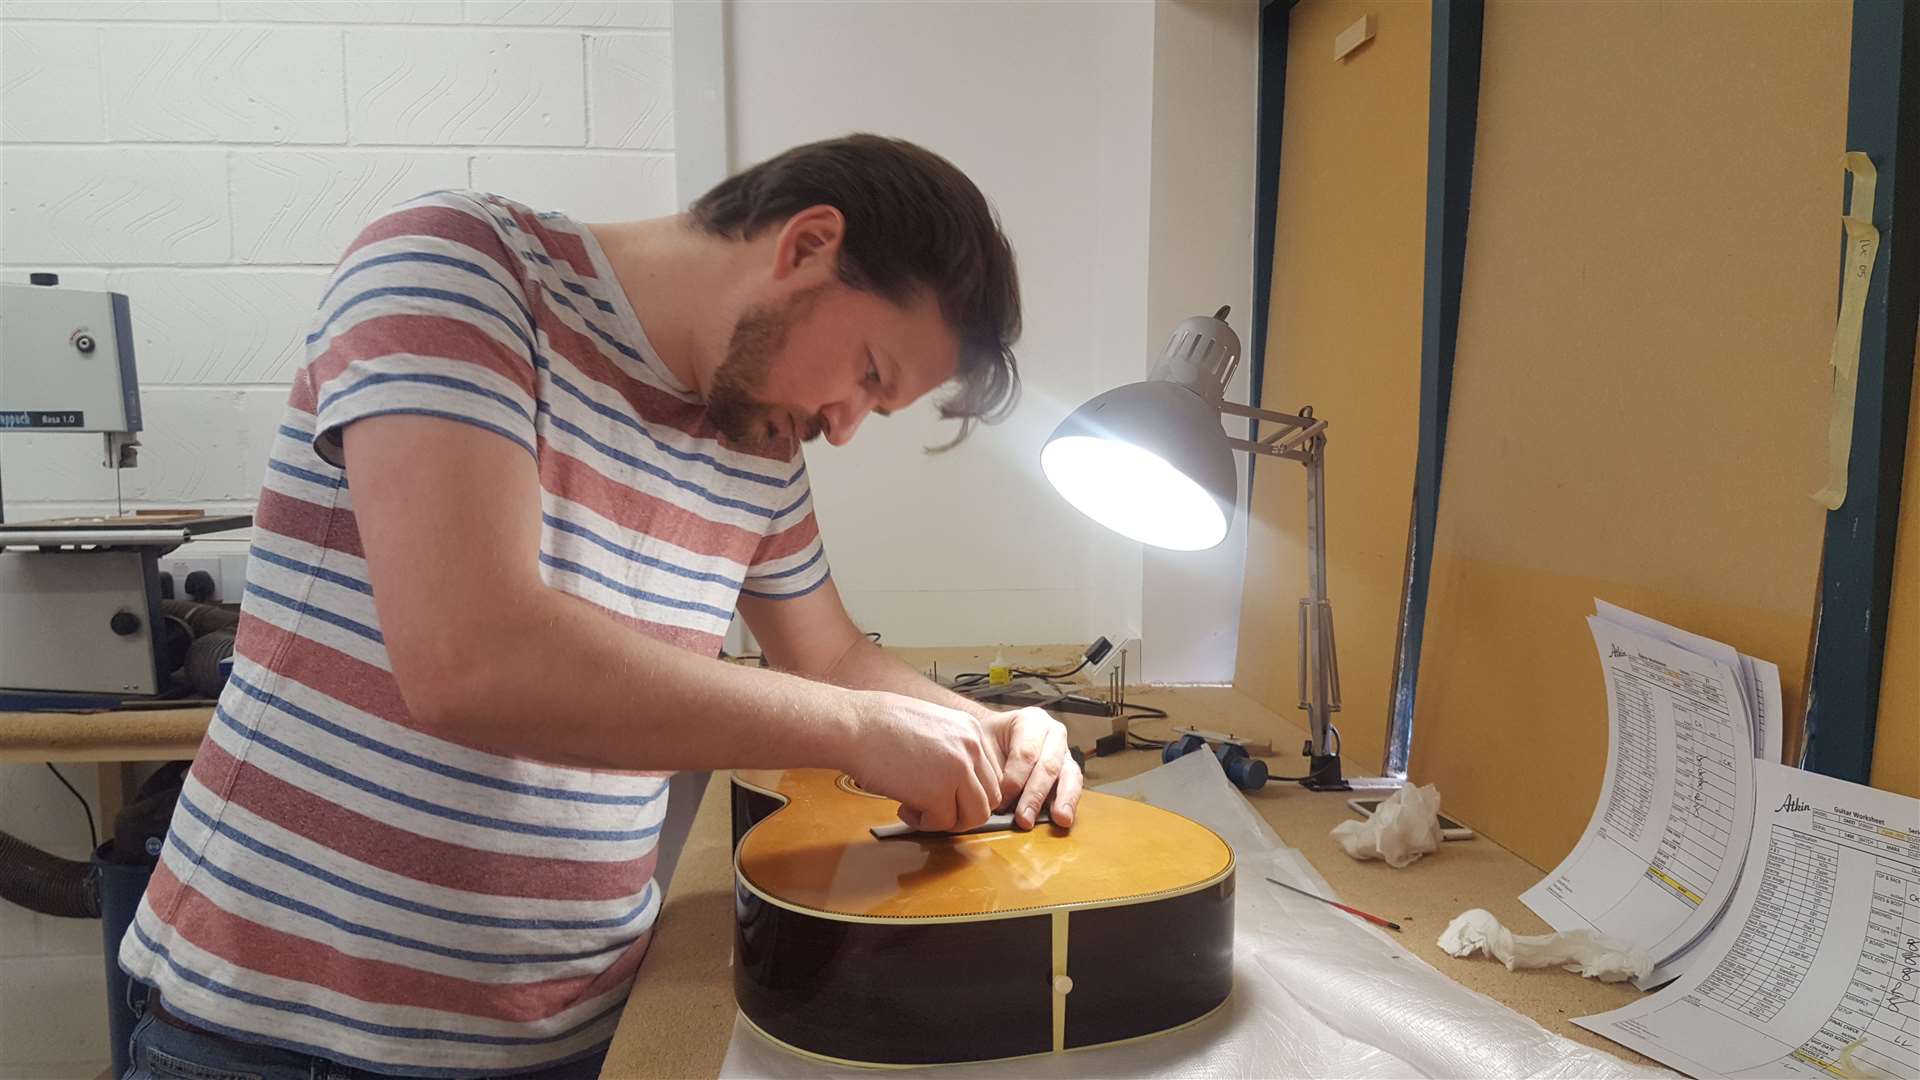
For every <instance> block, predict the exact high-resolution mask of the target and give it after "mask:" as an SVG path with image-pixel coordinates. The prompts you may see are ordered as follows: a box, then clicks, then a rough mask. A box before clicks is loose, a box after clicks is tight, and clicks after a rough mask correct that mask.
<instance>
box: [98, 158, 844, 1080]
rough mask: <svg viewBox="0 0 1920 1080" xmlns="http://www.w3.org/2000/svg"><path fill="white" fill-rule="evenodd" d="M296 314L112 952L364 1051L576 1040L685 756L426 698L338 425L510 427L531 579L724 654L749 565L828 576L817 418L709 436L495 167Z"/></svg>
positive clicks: (270, 1030)
mask: <svg viewBox="0 0 1920 1080" xmlns="http://www.w3.org/2000/svg"><path fill="white" fill-rule="evenodd" d="M307 346H308V357H309V360H308V363H307V366H306V367H305V368H304V369H302V370H301V372H300V373H299V375H298V376H297V377H296V379H295V381H294V386H293V391H292V394H291V396H290V399H289V401H288V407H287V411H286V415H285V418H284V420H283V421H282V423H281V425H280V429H279V432H278V434H277V438H276V441H275V445H274V448H273V454H272V458H271V461H270V463H269V466H268V471H267V474H266V477H265V480H264V484H263V487H262V490H261V493H260V503H259V508H258V511H257V513H256V515H255V528H254V541H253V548H252V552H251V556H250V558H249V562H248V570H247V585H246V593H245V596H244V598H243V601H242V604H241V624H240V631H239V638H238V641H237V644H236V649H235V664H234V674H233V678H232V680H231V681H230V682H229V683H228V685H227V688H226V691H225V693H224V694H222V695H221V699H220V703H219V707H218V709H217V710H216V712H215V718H214V722H213V724H212V726H211V728H210V730H209V731H208V733H207V737H206V740H205V741H204V742H203V743H202V744H201V748H200V752H199V754H198V755H197V757H196V758H195V761H194V765H193V769H192V772H191V773H190V775H189V777H188V780H187V784H186V788H185V791H184V793H183V794H182V796H181V799H180V804H179V808H178V810H177V811H176V812H175V814H174V817H173V823H172V827H171V828H170V830H169V832H168V836H167V840H166V845H165V848H164V850H163V852H162V855H161V859H160V865H159V867H158V869H157V870H156V871H155V873H154V876H153V880H152V883H151V884H150V885H149V887H148V889H147V893H146V897H145V898H144V899H143V900H142V902H141V905H140V909H139V912H138V915H137V917H136V918H135V921H134V923H133V926H132V928H131V929H130V930H129V931H128V933H127V935H126V938H125V939H124V942H123V944H122V947H121V951H120V963H121V965H122V966H123V967H125V968H126V970H127V971H128V972H129V973H131V974H132V975H133V976H134V977H136V978H138V979H140V980H142V981H144V982H147V983H149V984H152V985H154V986H157V987H159V988H160V990H161V993H162V995H163V996H164V997H165V999H166V1003H167V1008H168V1010H169V1011H171V1012H174V1013H177V1014H179V1015H180V1016H182V1017H183V1018H185V1019H187V1020H188V1021H190V1022H192V1023H194V1024H196V1025H199V1026H202V1027H205V1028H207V1029H210V1030H213V1031H216V1032H222V1033H227V1034H230V1035H232V1036H234V1037H236V1038H239V1039H243V1040H249V1041H253V1042H259V1043H267V1044H272V1045H278V1046H283V1047H288V1048H292V1049H298V1050H304V1051H308V1052H312V1053H318V1054H321V1055H324V1056H326V1057H328V1058H331V1059H333V1060H335V1061H338V1062H340V1063H342V1064H346V1065H352V1066H357V1067H360V1068H364V1069H370V1070H374V1071H382V1072H406V1073H411V1074H420V1075H447V1076H455V1075H458V1076H473V1075H485V1074H489V1073H510V1072H518V1071H524V1070H528V1069H532V1068H537V1067H540V1066H543V1065H547V1064H552V1063H556V1062H561V1061H565V1060H568V1059H570V1058H575V1057H581V1056H584V1055H586V1054H590V1053H592V1052H594V1051H595V1050H597V1049H598V1048H599V1047H600V1046H601V1045H603V1044H604V1043H605V1042H606V1041H607V1040H608V1039H609V1038H610V1037H611V1036H612V1033H613V1028H614V1025H615V1023H616V1021H617V1018H618V1016H619V1012H620V1007H621V1004H622V1003H623V1002H624V1000H625V998H626V995H627V992H628V990H629V988H630V987H631V985H632V982H633V979H634V976H635V972H636V970H637V969H638V968H639V966H640V961H641V959H642V957H643V956H644V955H645V952H646V948H647V943H648V940H649V933H650V931H651V928H652V926H653V922H654V919H655V917H656V915H657V914H658V912H659V910H660V896H659V892H658V889H657V888H656V887H655V884H654V881H653V868H654V863H655V859H656V856H657V854H658V850H657V837H658V835H659V833H660V829H661V824H662V822H663V820H664V819H665V815H666V804H667V778H666V777H665V776H664V775H661V774H649V773H624V772H610V771H604V770H591V769H576V768H567V767H563V766H558V765H549V764H544V763H540V762H536V761H527V760H521V759H517V758H508V757H501V756H498V755H494V754H491V753H486V752H483V751H479V750H476V749H473V748H470V747H466V746H462V745H459V744H458V743H455V742H450V741H448V740H445V739H441V738H437V737H435V736H433V735H431V734H428V733H427V732H425V731H423V730H422V729H420V728H419V727H418V726H416V725H415V724H414V723H413V722H412V721H411V718H410V717H409V715H408V712H407V708H406V706H405V704H404V702H403V701H402V699H401V695H400V691H399V687H398V686H397V685H396V683H395V682H394V679H393V675H392V673H391V670H390V668H389V665H388V661H387V651H386V647H385V644H384V642H383V640H382V638H381V633H380V619H379V615H378V613H377V612H376V610H375V607H374V596H373V588H372V586H371V584H369V579H368V575H367V566H366V555H365V552H364V551H363V549H362V547H361V544H360V537H359V533H358V531H357V529H356V528H355V524H354V516H353V500H352V493H351V490H350V488H349V486H348V481H349V480H350V479H351V477H350V476H349V475H348V474H347V473H346V472H345V471H344V468H343V466H344V462H343V460H342V455H341V449H340V447H341V442H340V434H341V431H342V430H343V429H344V428H345V427H346V426H347V425H348V424H351V423H353V422H354V421H356V420H359V419H363V418H365V417H370V416H383V415H388V414H393V413H414V414H423V415H429V416H439V417H446V418H450V419H453V420H457V421H461V422H464V423H468V424H472V425H475V426H478V427H480V428H483V429H485V430H487V431H490V432H493V433H495V434H497V435H499V436H500V437H501V438H503V439H507V440H509V441H511V442H513V443H514V444H515V445H517V446H519V447H521V448H522V449H523V450H525V451H526V452H527V453H528V454H529V455H531V456H532V457H533V459H534V461H535V463H536V464H537V467H538V470H539V476H540V487H541V506H540V509H539V513H540V515H541V524H542V528H541V539H540V556H539V558H540V571H541V574H542V576H543V578H544V580H545V581H546V583H547V584H548V585H549V586H550V587H552V588H555V589H559V590H561V591H563V592H567V593H570V594H572V595H574V596H578V597H580V598H582V599H584V600H586V601H588V602H590V603H593V604H595V605H597V606H598V607H600V608H601V609H603V610H605V611H606V612H608V613H609V614H610V615H612V616H613V617H614V618H616V619H617V620H619V621H620V622H622V623H624V624H625V625H626V626H628V627H630V628H631V629H632V630H633V631H635V632H638V633H642V634H648V635H651V636H653V637H655V638H658V639H660V640H663V641H667V642H671V643H673V644H675V645H679V646H682V647H684V648H688V649H692V650H694V651H697V652H700V653H703V654H706V655H713V654H715V653H716V652H717V651H718V649H719V646H720V642H721V640H722V637H723V636H724V635H725V633H726V628H727V624H728V621H729V619H730V618H731V615H732V612H733V608H734V603H735V600H736V598H737V596H738V594H740V593H742V592H746V593H748V594H750V595H755V596H768V597H791V596H800V595H804V594H806V593H808V592H811V591H812V590H814V589H816V588H818V587H819V586H820V585H821V584H822V583H823V582H824V581H825V580H826V579H827V564H826V560H825V557H824V554H823V552H822V549H821V546H820V537H819V530H818V528H817V527H816V525H815V522H814V518H813V511H812V501H811V499H810V497H809V493H808V487H807V476H806V469H805V465H804V463H803V461H802V459H801V455H800V452H799V448H798V447H797V446H789V447H785V448H783V449H782V450H781V451H780V452H777V453H773V454H764V453H762V454H754V453H746V452H742V451H740V450H737V449H733V448H731V447H730V446H728V445H723V443H722V441H721V440H720V438H719V436H718V432H717V431H716V430H715V429H714V427H713V425H712V423H711V422H710V421H709V420H708V418H707V415H706V410H705V407H704V405H703V404H702V403H701V401H700V399H699V397H698V396H697V395H696V394H695V393H693V392H692V391H691V390H690V389H689V388H687V387H686V386H684V385H682V384H681V383H680V382H679V381H678V380H677V379H676V378H675V377H674V376H673V374H672V373H671V372H670V371H669V370H668V369H667V368H666V366H665V365H663V364H662V363H661V362H660V360H659V358H658V357H657V356H656V355H655V354H654V352H653V350H652V348H651V347H650V346H649V345H648V343H647V339H646V334H645V331H644V330H643V329H642V328H641V326H640V323H639V320H638V319H637V318H636V316H635V315H634V312H633V310H632V308H631V306H630V305H629V304H628V302H627V299H626V296H625V293H624V292H623V291H622V290H621V288H620V285H619V282H618V280H617V279H616V278H615V276H614V274H613V271H612V269H611V267H610V266H609V265H608V263H607V260H606V257H605V255H604V254H603V253H602V252H601V251H600V249H599V246H598V245H597V244H596V243H595V241H594V239H593V236H592V234H591V233H590V232H589V231H587V230H586V229H585V228H583V227H581V226H580V225H578V224H576V223H574V222H572V221H570V220H568V219H567V218H565V217H564V216H561V215H558V214H537V213H534V212H532V211H530V210H528V209H527V208H526V207H524V206H521V205H519V204H517V203H513V202H510V201H508V200H506V199H502V198H499V197H497V196H491V195H479V194H472V193H460V192H439V193H435V194H432V195H427V196H423V197H421V198H419V199H416V200H414V201H412V202H409V203H405V204H403V205H401V206H400V207H398V208H397V209H395V210H393V211H392V212H390V213H388V214H387V215H385V216H383V217H381V218H380V219H378V220H376V221H375V222H373V223H372V224H371V225H370V226H368V227H367V229H366V230H365V231H364V232H363V233H362V234H361V235H360V237H359V238H358V239H357V240H356V241H355V242H354V244H353V246H352V247H351V248H350V249H349V250H348V252H347V254H346V256H345V257H344V258H343V259H342V260H341V262H340V265H339V268H338V269H337V270H336V271H335V273H334V275H333V278H332V280H331V282H330V283H329V285H328V288H327V291H326V293H325V295H324V296H323V298H322V299H321V301H320V305H319V310H318V312H317V314H316V316H315V320H314V324H313V330H312V333H311V334H309V335H308V338H307ZM449 632H458V628H456V627H450V628H449ZM565 720H566V718H565V717H562V716H554V717H530V718H529V722H530V723H551V724H558V723H564V722H565Z"/></svg>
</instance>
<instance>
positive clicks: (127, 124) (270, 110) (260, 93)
mask: <svg viewBox="0 0 1920 1080" xmlns="http://www.w3.org/2000/svg"><path fill="white" fill-rule="evenodd" d="M100 50H101V55H102V56H103V57H104V58H105V64H104V66H105V68H106V75H107V104H106V112H107V137H108V138H110V139H115V140H119V141H124V142H173V143H179V142H229V143H249V142H266V143H278V142H300V143H342V142H346V141H347V117H346V110H345V109H344V108H343V107H342V101H341V88H342V85H343V77H342V75H341V70H340V33H339V31H337V30H330V29H325V28H321V27H311V26H252V25H234V26H213V27H209V26H109V27H106V28H105V29H103V30H102V31H101V32H100Z"/></svg>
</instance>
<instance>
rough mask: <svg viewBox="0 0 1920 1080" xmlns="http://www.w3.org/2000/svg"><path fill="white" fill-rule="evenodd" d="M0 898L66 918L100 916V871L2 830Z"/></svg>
mask: <svg viewBox="0 0 1920 1080" xmlns="http://www.w3.org/2000/svg"><path fill="white" fill-rule="evenodd" d="M0 900H9V901H12V902H13V903H16V904H19V905H20V906H21V907H24V908H27V909H29V910H32V911H37V912H39V913H40V914H42V915H56V916H59V917H60V918H63V919H97V918H99V917H100V882H99V872H98V871H96V870H94V868H93V864H92V863H84V862H75V861H74V860H72V859H63V858H61V857H59V856H58V855H50V854H48V853H47V852H44V851H42V850H40V849H39V848H37V847H34V846H33V845H32V844H29V843H27V842H26V841H25V840H22V839H20V838H19V837H17V836H14V835H13V834H12V833H8V832H0Z"/></svg>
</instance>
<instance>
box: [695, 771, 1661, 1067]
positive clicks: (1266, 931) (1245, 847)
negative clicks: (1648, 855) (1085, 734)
mask: <svg viewBox="0 0 1920 1080" xmlns="http://www.w3.org/2000/svg"><path fill="white" fill-rule="evenodd" d="M1098 790H1100V791H1103V792H1106V793H1108V794H1111V795H1119V796H1123V797H1127V798H1134V799H1139V800H1140V801H1142V802H1146V803H1150V804H1152V805H1154V806H1158V807H1161V808H1162V809H1166V810H1172V811H1174V812H1175V813H1178V814H1183V815H1185V816H1187V817H1189V818H1192V819H1193V820H1195V821H1198V822H1200V823H1201V824H1203V825H1205V826H1207V827H1208V828H1210V829H1212V830H1213V831H1214V832H1216V833H1218V834H1219V835H1220V837H1221V839H1223V840H1225V841H1227V843H1228V844H1229V845H1231V846H1232V847H1233V849H1234V856H1235V859H1236V860H1237V862H1238V867H1237V869H1236V871H1235V876H1236V890H1235V893H1234V964H1233V996H1232V997H1230V998H1228V999H1227V1003H1226V1004H1225V1005H1223V1006H1221V1008H1220V1009H1219V1011H1217V1012H1215V1013H1214V1014H1213V1015H1212V1016H1209V1017H1207V1018H1206V1019H1204V1020H1202V1021H1200V1022H1199V1023H1197V1024H1194V1025H1192V1026H1191V1027H1187V1028H1183V1029H1181V1030H1179V1031H1172V1032H1168V1033H1166V1034H1164V1035H1157V1036H1154V1037H1153V1038H1150V1039H1143V1040H1141V1041H1139V1042H1133V1043H1127V1044H1125V1045H1121V1046H1107V1047H1095V1048H1091V1049H1086V1050H1075V1051H1071V1052H1069V1053H1064V1054H1051V1055H1042V1056H1037V1057H1027V1058H1017V1059H1015V1060H1012V1061H999V1062H982V1063H978V1064H969V1065H948V1066H943V1067H940V1068H938V1069H936V1070H934V1071H932V1072H929V1073H925V1074H924V1075H927V1076H935V1077H938V1078H939V1080H1005V1078H1014V1077H1018V1078H1020V1080H1072V1078H1078V1077H1089V1076H1098V1077H1111V1078H1116V1080H1119V1078H1139V1080H1146V1078H1159V1077H1193V1078H1196V1080H1198V1078H1203V1077H1204V1078H1227V1080H1253V1078H1260V1080H1266V1078H1287V1077H1325V1076H1339V1077H1352V1078H1373V1077H1381V1078H1387V1077H1428V1076H1432V1077H1456V1076H1500V1077H1542V1078H1547V1077H1552V1078H1560V1077H1565V1078H1568V1080H1574V1078H1579V1080H1586V1078H1614V1077H1652V1076H1672V1075H1673V1074H1672V1073H1670V1072H1667V1071H1666V1070H1664V1069H1659V1068H1643V1067H1640V1066H1636V1065H1630V1064H1628V1063H1627V1062H1625V1061H1623V1060H1621V1059H1620V1058H1617V1057H1615V1056H1613V1055H1612V1054H1609V1053H1607V1052H1605V1051H1603V1050H1595V1049H1592V1048H1590V1047H1586V1046H1582V1045H1580V1044H1579V1043H1576V1042H1574V1041H1573V1040H1571V1039H1566V1038H1562V1037H1561V1036H1559V1035H1555V1034H1553V1033H1552V1032H1550V1031H1548V1030H1547V1029H1545V1028H1543V1027H1541V1026H1540V1025H1539V1024H1536V1023H1534V1022H1533V1021H1532V1020H1530V1019H1528V1018H1526V1017H1524V1016H1522V1015H1520V1014H1519V1013H1517V1012H1514V1011H1513V1010H1512V1009H1509V1008H1507V1007H1506V1006H1504V1005H1502V1004H1500V1003H1499V1002H1497V1001H1494V1000H1493V999H1492V998H1489V997H1485V996H1483V995H1481V994H1477V993H1475V992H1473V991H1471V990H1468V989H1467V988H1466V987H1464V986H1461V985H1460V984H1459V983H1457V982H1454V981H1453V980H1452V979H1450V978H1448V977H1447V976H1445V975H1442V974H1440V972H1439V971H1438V970H1436V969H1435V968H1433V967H1432V966H1431V965H1429V964H1427V963H1426V962H1425V961H1423V960H1421V959H1420V958H1419V957H1417V956H1414V955H1413V954H1412V953H1409V952H1407V951H1406V950H1405V949H1403V948H1401V947H1400V944H1399V943H1398V942H1396V941H1395V940H1394V939H1393V938H1392V937H1390V936H1388V935H1387V934H1385V933H1383V932H1381V931H1379V930H1377V929H1375V928H1373V927H1371V926H1368V925H1366V924H1364V923H1362V922H1360V921H1359V920H1358V919H1355V918H1352V917H1351V916H1349V915H1346V914H1344V913H1342V912H1340V911H1337V910H1335V909H1333V908H1330V907H1328V906H1326V905H1325V904H1322V903H1319V902H1318V901H1314V900H1309V899H1306V898H1305V897H1301V896H1296V895H1295V894H1293V893H1290V892H1287V891H1286V890H1285V889H1280V888H1275V887H1274V886H1272V885H1270V884H1268V883H1267V882H1266V881H1265V880H1263V879H1264V878H1266V877H1268V876H1272V877H1276V878H1279V879H1280V880H1281V881H1286V882H1289V883H1292V884H1296V885H1298V886H1300V887H1301V888H1303V889H1306V890H1308V891H1310V892H1317V893H1319V894H1320V895H1322V896H1332V895H1333V890H1332V889H1331V888H1330V887H1328V885H1327V883H1326V880H1325V879H1324V878H1322V877H1320V875H1319V874H1318V873H1317V872H1316V871H1315V870H1314V869H1313V866H1312V865H1311V864H1310V863H1308V862H1307V860H1306V858H1305V857H1304V856H1302V855H1301V854H1300V853H1299V852H1298V851H1296V850H1294V849H1293V848H1290V847H1288V846H1286V844H1285V843H1283V842H1282V841H1281V839H1280V837H1279V836H1278V835H1277V834H1276V833H1275V832H1274V831H1273V828H1272V826H1270V825H1268V824H1267V821H1266V819H1265V818H1263V817H1261V816H1260V815H1259V813H1257V812H1256V811H1255V810H1254V809H1253V807H1252V806H1251V805H1250V804H1249V803H1248V802H1247V800H1246V798H1245V797H1244V796H1243V795H1241V793H1240V792H1239V791H1238V790H1237V789H1235V788H1234V787H1233V786H1232V785H1230V784H1229V783H1228V782H1227V778H1226V776H1225V774H1223V773H1222V772H1221V771H1220V763H1219V761H1217V760H1216V759H1215V758H1214V756H1213V755H1212V754H1188V755H1186V756H1185V757H1182V758H1179V759H1178V760H1176V761H1174V762H1173V763H1171V764H1168V765H1162V766H1160V767H1159V768H1157V769H1153V770H1151V771H1149V772H1146V773H1142V774H1140V775H1139V776H1135V777H1131V778H1129V779H1126V780H1122V781H1120V782H1118V783H1114V784H1110V785H1107V786H1105V787H1102V788H1099V789H1098ZM875 1075H876V1074H875V1073H874V1072H873V1071H872V1070H869V1069H857V1068H852V1067H848V1066H842V1065H832V1064H827V1063H825V1062H820V1061H815V1060H813V1059H811V1058H805V1057H801V1056H800V1055H798V1054H794V1053H791V1052H789V1051H786V1050H783V1049H781V1048H780V1047H777V1046H775V1045H774V1044H773V1043H770V1042H768V1041H767V1040H766V1039H764V1038H762V1037H760V1035H759V1034H758V1033H756V1032H755V1031H754V1030H753V1029H752V1028H751V1027H749V1026H747V1025H746V1024H745V1023H744V1022H742V1021H739V1020H736V1021H735V1024H734V1033H733V1040H732V1042H731V1044H730V1045H729V1046H728V1047H727V1056H726V1060H725V1061H724V1062H723V1063H722V1064H721V1066H720V1076H721V1077H722V1078H723V1080H745V1078H773V1080H822V1078H831V1080H867V1078H870V1077H873V1076H875Z"/></svg>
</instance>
